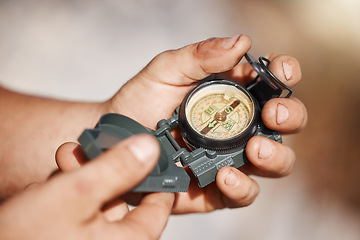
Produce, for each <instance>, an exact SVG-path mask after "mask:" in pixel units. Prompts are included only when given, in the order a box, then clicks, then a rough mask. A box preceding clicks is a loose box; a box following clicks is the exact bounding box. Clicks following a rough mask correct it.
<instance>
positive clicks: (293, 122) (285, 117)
mask: <svg viewBox="0 0 360 240" xmlns="http://www.w3.org/2000/svg"><path fill="white" fill-rule="evenodd" d="M261 116H262V120H263V122H264V124H265V126H267V127H268V128H270V129H274V130H277V131H280V132H286V133H296V132H299V131H300V130H302V129H303V128H305V126H306V124H307V119H308V114H307V110H306V107H305V105H304V104H303V103H302V102H301V101H300V100H298V99H297V98H275V99H271V100H269V101H268V102H267V103H266V104H265V105H264V107H263V109H262V113H261Z"/></svg>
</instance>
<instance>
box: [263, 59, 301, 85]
mask: <svg viewBox="0 0 360 240" xmlns="http://www.w3.org/2000/svg"><path fill="white" fill-rule="evenodd" d="M272 56H273V58H272V59H270V61H271V62H270V65H269V70H270V71H271V72H272V73H273V74H274V75H275V76H276V77H277V78H278V79H279V80H280V81H282V82H283V83H285V84H286V85H287V86H289V87H292V86H294V85H296V84H297V83H298V82H299V81H300V80H301V75H302V74H301V68H300V63H299V61H298V60H297V59H296V58H294V57H291V56H289V55H286V54H273V55H272Z"/></svg>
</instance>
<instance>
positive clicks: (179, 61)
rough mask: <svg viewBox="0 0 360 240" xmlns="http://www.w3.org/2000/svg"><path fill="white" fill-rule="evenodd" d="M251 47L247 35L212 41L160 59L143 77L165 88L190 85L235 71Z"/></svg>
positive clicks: (193, 45) (147, 69)
mask: <svg viewBox="0 0 360 240" xmlns="http://www.w3.org/2000/svg"><path fill="white" fill-rule="evenodd" d="M250 46H251V39H250V38H249V37H248V36H246V35H238V36H235V37H230V38H227V37H226V38H210V39H207V40H205V41H202V42H198V43H194V44H191V45H188V46H185V47H183V48H180V49H177V50H170V51H166V52H163V53H161V54H159V55H157V56H156V57H155V58H154V59H153V60H152V61H151V62H150V64H149V65H148V66H147V67H146V68H144V69H143V70H142V71H141V72H140V76H145V78H147V79H150V80H155V81H159V82H162V83H165V84H171V85H177V86H181V85H190V84H192V83H194V81H197V80H201V79H204V78H205V77H208V76H209V75H210V74H212V73H220V72H225V71H229V70H231V69H232V68H234V67H235V66H236V65H237V64H238V63H239V62H240V60H241V58H242V57H243V56H244V54H245V53H246V52H247V51H248V50H249V49H250ZM169 63H173V64H169ZM165 66H166V67H165Z"/></svg>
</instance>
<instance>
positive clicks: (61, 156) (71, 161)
mask: <svg viewBox="0 0 360 240" xmlns="http://www.w3.org/2000/svg"><path fill="white" fill-rule="evenodd" d="M55 160H56V164H57V165H58V167H59V168H60V170H61V171H63V172H66V171H71V170H75V169H78V168H80V166H81V165H82V164H84V163H85V162H86V161H87V157H86V155H85V153H84V151H83V150H82V149H81V147H80V145H78V144H76V143H73V142H68V143H64V144H62V145H61V146H60V147H59V148H58V149H57V151H56V154H55Z"/></svg>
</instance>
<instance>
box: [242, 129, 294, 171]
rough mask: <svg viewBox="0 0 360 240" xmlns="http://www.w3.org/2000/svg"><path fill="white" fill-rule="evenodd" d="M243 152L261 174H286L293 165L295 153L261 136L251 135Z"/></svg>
mask: <svg viewBox="0 0 360 240" xmlns="http://www.w3.org/2000/svg"><path fill="white" fill-rule="evenodd" d="M245 152H246V156H247V157H248V159H249V161H250V162H251V163H252V164H253V165H254V166H255V167H256V168H258V169H259V170H260V172H261V174H260V175H263V176H268V177H282V176H286V175H288V174H290V172H291V171H292V169H293V168H294V165H295V153H294V151H293V150H292V149H291V148H289V147H287V146H286V145H283V144H281V143H278V142H275V141H273V140H270V139H268V138H266V137H263V136H255V137H252V138H251V139H250V140H249V141H248V143H247V145H246V149H245Z"/></svg>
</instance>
